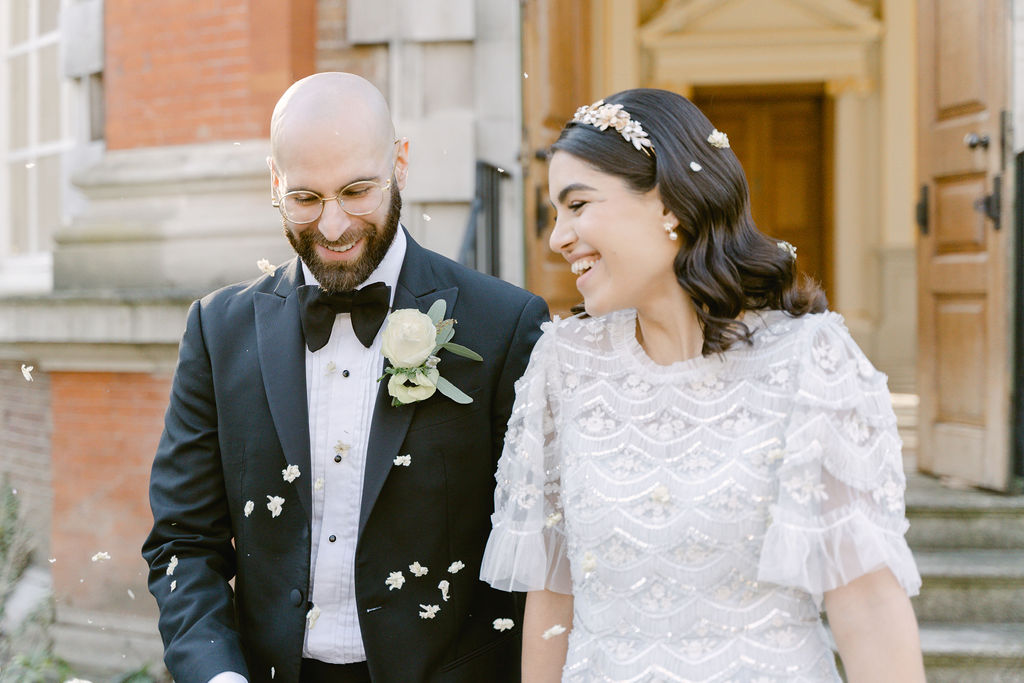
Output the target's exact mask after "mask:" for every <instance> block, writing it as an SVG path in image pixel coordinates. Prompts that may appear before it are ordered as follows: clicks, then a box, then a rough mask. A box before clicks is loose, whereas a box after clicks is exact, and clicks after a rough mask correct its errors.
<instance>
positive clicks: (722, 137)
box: [708, 128, 729, 149]
mask: <svg viewBox="0 0 1024 683" xmlns="http://www.w3.org/2000/svg"><path fill="white" fill-rule="evenodd" d="M708 142H709V143H711V146H712V147H717V148H718V149H728V148H729V136H728V135H726V134H725V133H723V132H722V131H720V130H718V129H717V128H716V129H714V130H713V131H711V135H709V136H708Z"/></svg>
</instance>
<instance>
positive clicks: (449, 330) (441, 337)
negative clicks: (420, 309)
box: [437, 325, 455, 345]
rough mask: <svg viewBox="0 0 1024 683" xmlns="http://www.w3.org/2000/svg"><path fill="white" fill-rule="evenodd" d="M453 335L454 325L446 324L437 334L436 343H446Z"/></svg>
mask: <svg viewBox="0 0 1024 683" xmlns="http://www.w3.org/2000/svg"><path fill="white" fill-rule="evenodd" d="M454 336H455V325H446V326H445V328H444V329H443V330H441V332H439V333H438V335H437V344H438V345H442V344H447V343H448V342H449V341H451V339H452V337H454Z"/></svg>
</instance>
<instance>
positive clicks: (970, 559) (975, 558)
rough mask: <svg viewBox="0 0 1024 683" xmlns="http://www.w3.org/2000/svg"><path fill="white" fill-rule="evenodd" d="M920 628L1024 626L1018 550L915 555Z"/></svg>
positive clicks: (1022, 564) (1023, 555)
mask: <svg viewBox="0 0 1024 683" xmlns="http://www.w3.org/2000/svg"><path fill="white" fill-rule="evenodd" d="M914 559H915V560H916V561H917V568H918V570H919V571H920V572H921V579H922V585H921V594H920V595H918V596H916V597H914V598H913V599H912V602H913V604H914V612H915V613H916V614H917V618H918V620H919V621H922V622H933V623H938V622H945V623H960V624H969V623H981V622H1005V623H1010V622H1014V623H1021V624H1024V550H943V551H921V550H915V552H914Z"/></svg>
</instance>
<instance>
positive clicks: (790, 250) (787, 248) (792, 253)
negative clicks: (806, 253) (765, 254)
mask: <svg viewBox="0 0 1024 683" xmlns="http://www.w3.org/2000/svg"><path fill="white" fill-rule="evenodd" d="M775 244H776V246H778V248H779V249H781V250H782V251H784V252H786V253H787V254H789V257H790V258H792V259H796V247H794V246H793V245H792V244H790V243H789V242H787V241H786V240H781V241H779V242H776V243H775Z"/></svg>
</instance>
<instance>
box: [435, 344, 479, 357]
mask: <svg viewBox="0 0 1024 683" xmlns="http://www.w3.org/2000/svg"><path fill="white" fill-rule="evenodd" d="M441 348H442V349H446V350H448V351H451V352H452V353H454V354H455V355H456V356H462V357H463V358H469V359H470V360H483V359H484V358H483V356H481V355H480V354H479V353H477V352H476V351H474V350H472V349H467V348H466V347H465V346H463V345H462V344H456V343H455V342H446V343H444V344H441Z"/></svg>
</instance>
